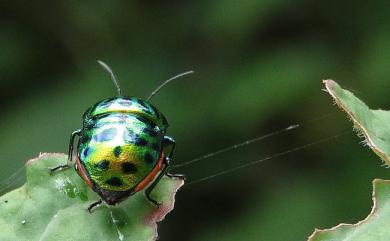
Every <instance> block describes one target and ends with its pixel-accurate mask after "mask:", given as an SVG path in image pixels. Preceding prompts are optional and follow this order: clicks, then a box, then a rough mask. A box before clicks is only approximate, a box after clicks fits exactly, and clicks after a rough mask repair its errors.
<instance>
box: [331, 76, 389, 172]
mask: <svg viewBox="0 0 390 241" xmlns="http://www.w3.org/2000/svg"><path fill="white" fill-rule="evenodd" d="M324 84H325V87H326V90H327V91H328V92H329V94H330V95H331V96H332V97H333V99H334V100H335V102H336V104H337V105H338V106H339V107H340V108H341V109H342V110H344V111H345V112H346V113H347V114H348V116H349V117H350V118H351V120H352V121H353V123H354V127H355V128H356V129H357V130H358V131H359V133H361V134H362V135H363V137H364V138H365V142H366V143H367V145H368V146H369V147H370V148H371V149H372V150H373V151H374V152H375V153H376V154H377V155H378V156H379V157H380V158H381V159H382V160H383V161H384V162H385V164H386V165H388V166H390V158H389V157H390V121H389V120H390V111H385V110H371V109H370V108H368V106H367V105H366V104H364V102H363V101H361V100H360V99H358V98H356V97H355V96H354V95H353V94H352V93H351V92H349V91H348V90H344V89H342V88H341V87H340V86H339V85H338V84H337V83H336V82H335V81H333V80H324Z"/></svg>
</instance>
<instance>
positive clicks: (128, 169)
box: [122, 162, 137, 174]
mask: <svg viewBox="0 0 390 241" xmlns="http://www.w3.org/2000/svg"><path fill="white" fill-rule="evenodd" d="M122 171H123V173H125V174H130V173H136V172H137V167H136V166H135V165H134V163H132V162H123V163H122Z"/></svg>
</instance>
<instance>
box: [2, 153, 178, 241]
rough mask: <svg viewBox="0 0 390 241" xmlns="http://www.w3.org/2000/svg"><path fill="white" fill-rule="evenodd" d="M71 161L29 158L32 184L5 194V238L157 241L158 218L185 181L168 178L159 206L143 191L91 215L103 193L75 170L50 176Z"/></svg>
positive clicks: (57, 156)
mask: <svg viewBox="0 0 390 241" xmlns="http://www.w3.org/2000/svg"><path fill="white" fill-rule="evenodd" d="M65 162H66V155H64V154H41V155H40V156H39V157H38V158H36V159H33V160H30V161H28V162H27V164H26V175H27V182H26V183H25V184H24V185H23V186H22V187H20V188H18V189H16V190H13V191H11V192H9V193H7V194H5V195H3V196H1V197H0V227H1V229H2V231H1V232H0V240H18V241H23V240H40V241H44V240H59V241H61V240H64V241H65V240H110V241H111V240H119V241H122V240H140V241H141V240H156V239H157V222H159V221H161V220H162V219H164V217H165V215H166V214H167V213H169V212H170V211H171V210H172V209H173V206H174V195H175V193H176V191H177V190H178V189H179V188H180V187H181V186H182V185H183V184H184V182H183V181H182V180H180V179H173V178H168V177H164V178H163V179H162V180H161V181H160V182H159V183H158V185H157V187H156V188H155V189H154V191H153V192H152V196H153V198H155V199H156V200H158V201H160V202H162V205H161V206H160V207H159V208H157V207H155V206H154V205H153V204H151V203H149V201H147V200H146V198H145V197H144V195H143V193H142V192H140V193H137V194H135V195H134V196H131V197H129V198H128V199H126V200H125V201H123V202H121V203H120V204H118V205H116V206H113V207H112V206H106V205H102V206H100V207H97V208H96V209H95V210H94V211H93V213H92V214H91V213H89V212H88V211H87V210H86V208H87V207H88V206H89V205H90V204H91V203H93V202H94V201H97V200H98V198H99V197H98V196H97V195H96V194H95V193H94V192H93V191H92V190H91V189H90V188H89V187H88V186H87V185H85V184H84V182H83V180H82V179H81V178H80V177H79V176H78V174H77V173H76V172H75V171H74V170H73V169H72V168H69V169H67V170H64V171H59V172H57V173H55V174H53V175H49V172H48V168H49V167H53V166H57V165H59V164H63V163H65Z"/></svg>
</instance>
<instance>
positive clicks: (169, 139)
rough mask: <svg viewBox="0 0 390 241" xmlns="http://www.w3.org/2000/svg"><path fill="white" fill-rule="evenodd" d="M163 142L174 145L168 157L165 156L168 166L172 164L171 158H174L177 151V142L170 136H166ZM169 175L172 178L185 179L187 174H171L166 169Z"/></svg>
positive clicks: (166, 144)
mask: <svg viewBox="0 0 390 241" xmlns="http://www.w3.org/2000/svg"><path fill="white" fill-rule="evenodd" d="M163 144H164V145H165V146H169V145H170V146H172V148H171V151H170V152H169V154H168V157H167V158H165V164H166V165H167V166H170V165H171V160H172V158H173V154H174V153H175V150H176V142H175V140H174V139H173V138H172V137H170V136H164V139H163ZM165 174H166V175H167V176H168V177H171V178H180V179H183V180H184V179H185V176H184V175H181V174H171V173H169V172H168V171H166V173H165Z"/></svg>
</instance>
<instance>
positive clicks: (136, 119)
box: [50, 61, 193, 211]
mask: <svg viewBox="0 0 390 241" xmlns="http://www.w3.org/2000/svg"><path fill="white" fill-rule="evenodd" d="M98 62H99V64H100V65H102V66H103V67H104V68H105V69H106V70H107V71H108V72H109V73H110V75H111V78H112V80H113V82H114V84H115V86H116V87H117V91H118V97H113V98H108V99H104V100H102V101H99V102H98V103H96V104H95V105H93V106H92V107H90V108H89V109H88V110H87V111H86V112H85V113H84V115H83V126H82V128H81V129H78V130H76V131H74V132H73V133H72V134H71V137H70V143H69V153H68V161H67V164H65V165H61V166H57V167H54V168H51V169H50V172H51V173H52V172H53V171H56V170H60V169H64V168H68V167H70V166H71V165H72V163H73V158H72V156H73V146H74V141H75V137H76V136H78V137H79V140H78V144H77V158H76V161H75V163H74V167H75V169H76V171H77V173H78V174H79V175H80V176H81V177H82V178H83V179H84V181H85V183H86V184H87V185H88V186H90V187H91V188H92V190H93V191H95V192H96V193H97V194H99V196H100V197H101V199H100V200H99V201H97V202H94V203H92V204H91V205H90V206H89V207H88V210H89V211H91V210H92V208H94V207H95V206H96V205H99V204H101V203H102V201H104V202H105V203H107V204H109V205H115V204H117V203H118V202H121V201H123V200H124V199H126V198H127V197H129V196H131V195H133V194H135V193H136V192H139V191H141V190H143V189H145V188H146V189H145V194H146V197H147V199H148V200H149V201H151V202H152V203H154V204H155V205H159V203H158V202H157V201H156V200H154V199H153V198H152V197H151V196H150V193H151V191H152V190H153V188H154V187H155V186H156V184H157V183H158V182H159V181H160V180H161V178H162V177H163V176H164V175H167V176H169V177H177V178H183V176H182V175H172V174H169V173H168V169H169V165H170V161H171V160H172V157H173V153H174V151H175V141H174V139H173V138H171V137H169V136H166V135H165V134H166V131H167V128H168V122H167V119H166V118H165V116H164V115H163V114H162V113H161V112H160V111H159V110H158V109H157V108H156V107H155V106H154V105H152V104H151V103H150V99H151V98H152V97H153V95H154V94H155V93H156V92H157V91H158V90H159V89H161V88H162V87H163V86H164V85H165V84H167V83H168V82H169V81H171V80H173V79H176V78H178V77H181V76H183V75H187V74H191V73H193V71H188V72H185V73H182V74H180V75H177V76H175V77H173V78H171V79H169V80H167V81H165V82H164V83H163V84H162V85H160V86H159V87H158V88H157V89H156V90H155V91H153V92H152V94H151V95H150V96H149V97H148V98H147V99H146V100H143V99H140V98H137V97H124V96H122V94H121V90H120V87H119V84H118V81H117V80H116V78H115V76H114V74H113V72H112V70H111V69H110V68H109V67H108V66H107V65H106V64H105V63H103V62H101V61H98ZM167 147H170V150H169V152H168V154H167V155H165V153H164V150H165V149H166V148H167Z"/></svg>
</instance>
